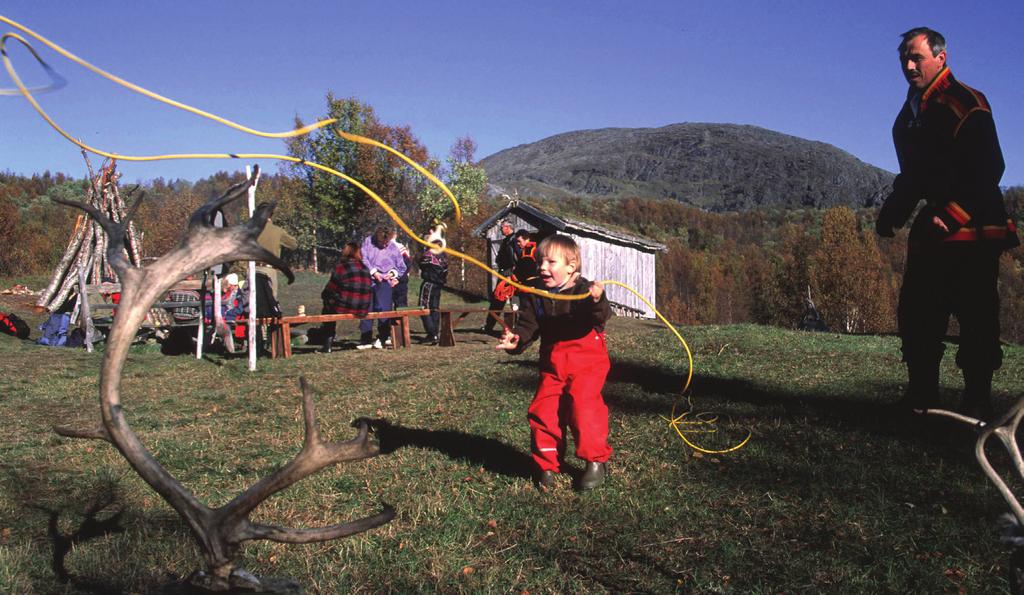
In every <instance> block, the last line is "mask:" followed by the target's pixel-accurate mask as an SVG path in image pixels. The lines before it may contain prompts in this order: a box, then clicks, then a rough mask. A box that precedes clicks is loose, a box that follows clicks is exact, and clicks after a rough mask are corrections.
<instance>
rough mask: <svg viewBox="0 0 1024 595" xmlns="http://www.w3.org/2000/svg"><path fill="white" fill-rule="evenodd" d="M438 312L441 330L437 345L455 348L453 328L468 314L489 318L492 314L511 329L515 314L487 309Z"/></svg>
mask: <svg viewBox="0 0 1024 595" xmlns="http://www.w3.org/2000/svg"><path fill="white" fill-rule="evenodd" d="M438 312H439V313H440V314H441V330H440V336H439V337H438V343H439V344H440V345H441V347H454V346H455V327H457V326H458V325H459V323H460V322H462V320H463V319H464V318H466V317H467V316H469V315H470V314H479V313H481V312H484V313H486V315H487V316H490V315H491V314H492V313H493V314H496V315H500V316H502V318H503V319H504V320H505V326H508V327H511V326H514V325H515V323H516V313H515V312H514V311H513V310H488V309H487V308H440V309H438ZM453 314H458V316H457V317H453V316H452V315H453Z"/></svg>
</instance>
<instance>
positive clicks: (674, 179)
mask: <svg viewBox="0 0 1024 595" xmlns="http://www.w3.org/2000/svg"><path fill="white" fill-rule="evenodd" d="M481 164H482V165H483V167H484V168H485V169H486V170H487V174H488V179H489V181H490V183H491V185H492V190H493V191H495V192H497V193H509V194H511V193H512V192H513V191H516V190H518V192H519V194H520V196H523V197H527V196H531V195H532V196H542V197H546V198H558V197H561V196H568V195H577V196H592V197H617V198H622V197H629V196H639V197H644V198H671V199H675V200H678V201H680V202H683V203H687V204H691V205H694V206H697V207H700V208H703V209H707V210H710V211H739V210H746V209H752V208H760V207H782V208H827V207H831V206H837V205H849V206H851V207H868V206H877V205H878V204H880V203H881V201H882V200H883V199H884V198H885V196H886V194H887V192H888V188H889V186H890V184H891V183H892V179H893V174H892V173H890V172H887V171H885V170H883V169H880V168H877V167H874V166H872V165H869V164H867V163H864V162H862V161H860V160H859V159H857V158H856V157H854V156H853V155H850V154H849V153H846V152H845V151H842V150H840V149H837V148H836V147H834V146H832V145H829V144H826V143H821V142H816V141H809V140H805V139H802V138H798V137H795V136H790V135H787V134H782V133H779V132H774V131H771V130H766V129H764V128H759V127H756V126H744V125H736V124H699V123H685V124H672V125H669V126H664V127H661V128H602V129H598V130H579V131H575V132H566V133H564V134H558V135H555V136H551V137H548V138H545V139H543V140H539V141H537V142H534V143H530V144H525V145H520V146H517V147H513V148H511V149H505V150H503V151H499V152H498V153H495V154H493V155H491V156H489V157H487V158H485V159H483V160H482V161H481Z"/></svg>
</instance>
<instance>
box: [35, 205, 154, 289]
mask: <svg viewBox="0 0 1024 595" xmlns="http://www.w3.org/2000/svg"><path fill="white" fill-rule="evenodd" d="M50 200H52V201H53V202H56V203H59V204H62V205H65V206H69V207H74V208H76V209H81V210H83V211H85V212H86V213H88V214H89V216H90V217H92V218H93V219H94V220H95V221H96V223H99V224H100V227H102V228H103V231H105V232H106V233H107V238H108V242H107V262H109V263H110V266H111V267H112V268H113V269H114V270H115V271H116V272H117V274H118V276H119V277H123V276H124V273H125V271H126V270H128V269H129V268H130V267H131V264H130V263H129V262H128V259H127V258H126V257H125V255H124V230H125V226H126V225H127V222H128V218H125V220H124V221H121V222H120V223H119V222H116V221H114V220H112V219H111V218H110V217H107V216H106V215H104V214H103V212H102V211H100V210H99V209H97V208H96V207H94V206H92V205H90V204H86V203H84V202H79V201H77V200H66V199H63V198H58V197H56V196H52V197H50ZM141 201H142V197H141V196H140V197H139V199H138V200H137V201H136V203H135V204H134V205H132V213H134V212H135V209H136V208H137V207H138V204H139V203H140V202H141Z"/></svg>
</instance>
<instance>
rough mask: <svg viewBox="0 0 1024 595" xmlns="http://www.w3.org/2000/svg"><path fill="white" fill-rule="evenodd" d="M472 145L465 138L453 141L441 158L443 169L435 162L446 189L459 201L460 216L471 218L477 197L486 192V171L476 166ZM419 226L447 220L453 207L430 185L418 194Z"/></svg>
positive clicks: (470, 140) (476, 207) (470, 139)
mask: <svg viewBox="0 0 1024 595" xmlns="http://www.w3.org/2000/svg"><path fill="white" fill-rule="evenodd" d="M475 153H476V142H475V141H474V140H473V139H472V138H471V137H469V136H464V137H461V138H459V139H456V141H455V143H453V144H452V147H451V149H450V150H449V152H448V157H447V158H446V159H445V166H444V167H440V164H437V163H436V162H435V168H436V169H437V171H438V173H439V174H440V176H439V177H440V178H441V179H442V180H443V181H444V182H445V184H446V185H447V186H448V189H449V190H451V191H452V194H454V195H455V199H456V200H458V201H459V208H460V209H461V210H462V213H463V215H473V214H475V213H476V212H477V210H478V209H479V207H480V198H481V197H482V196H483V194H484V191H485V190H486V189H487V172H486V171H484V168H482V167H480V166H479V165H477V164H476V161H475ZM419 204H420V209H421V210H422V213H423V221H422V223H426V224H428V225H429V224H432V223H439V222H441V221H450V220H451V218H452V215H453V213H454V209H455V206H454V205H453V204H452V202H451V199H449V198H448V196H447V195H445V193H444V192H442V191H441V189H440V188H438V187H437V186H435V185H433V184H429V185H426V186H424V187H423V191H422V192H420V195H419Z"/></svg>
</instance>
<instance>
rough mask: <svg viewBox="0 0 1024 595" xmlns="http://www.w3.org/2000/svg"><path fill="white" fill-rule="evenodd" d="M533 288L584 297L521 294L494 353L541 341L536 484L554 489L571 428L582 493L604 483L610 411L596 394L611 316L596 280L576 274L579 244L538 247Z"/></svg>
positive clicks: (561, 241) (533, 417) (563, 240)
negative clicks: (510, 323)
mask: <svg viewBox="0 0 1024 595" xmlns="http://www.w3.org/2000/svg"><path fill="white" fill-rule="evenodd" d="M537 251H538V253H539V256H540V258H539V263H540V276H539V283H538V284H537V287H538V288H540V289H545V290H547V291H549V292H551V293H565V294H569V295H573V294H589V296H588V297H586V298H583V299H575V300H555V299H552V298H547V297H542V296H538V295H535V294H532V293H530V294H525V293H524V294H523V295H522V304H521V306H520V308H519V316H518V320H517V322H516V325H515V328H512V329H509V328H506V329H505V332H504V334H503V335H502V337H501V342H500V343H499V344H498V346H497V348H498V349H505V350H507V351H508V352H509V353H512V354H519V353H522V352H523V350H524V349H526V347H527V346H528V345H529V344H530V343H532V342H533V341H534V340H536V339H537V338H538V337H540V383H539V385H538V386H537V392H536V393H535V394H534V397H533V402H532V403H531V404H530V408H529V411H528V413H527V419H528V420H529V422H530V431H531V442H532V450H533V460H534V462H536V463H537V467H538V471H539V473H538V477H537V486H538V487H539V488H540V489H541V490H542V491H547V490H549V489H551V488H552V487H553V486H554V482H555V474H556V473H559V472H560V471H561V467H562V463H563V461H564V457H565V428H566V427H568V428H570V429H571V430H572V433H573V440H574V442H575V443H576V456H577V457H579V458H581V459H583V460H584V461H585V462H586V466H585V468H584V472H583V475H582V477H581V478H580V482H579V489H580V490H589V489H592V488H596V487H597V486H599V485H601V484H602V483H603V482H604V480H605V477H606V476H607V474H608V468H607V461H608V458H609V457H610V456H611V454H612V449H611V447H610V446H608V407H607V406H606V405H605V403H604V399H603V398H602V396H601V388H602V387H603V386H604V381H605V377H606V376H607V375H608V369H609V367H610V364H609V361H608V349H607V347H606V346H605V336H604V324H605V322H606V321H607V320H608V318H609V317H610V316H611V307H610V306H609V304H608V298H607V297H606V296H605V295H604V286H603V285H602V284H601V283H596V282H590V281H588V280H586V279H584V278H583V277H582V276H580V272H579V271H580V266H581V265H582V262H581V257H580V249H579V246H577V245H576V242H575V241H573V239H572V238H570V237H568V236H564V235H552V236H549V237H547V238H545V239H544V240H543V241H542V242H541V243H540V246H539V247H538V250H537Z"/></svg>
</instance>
